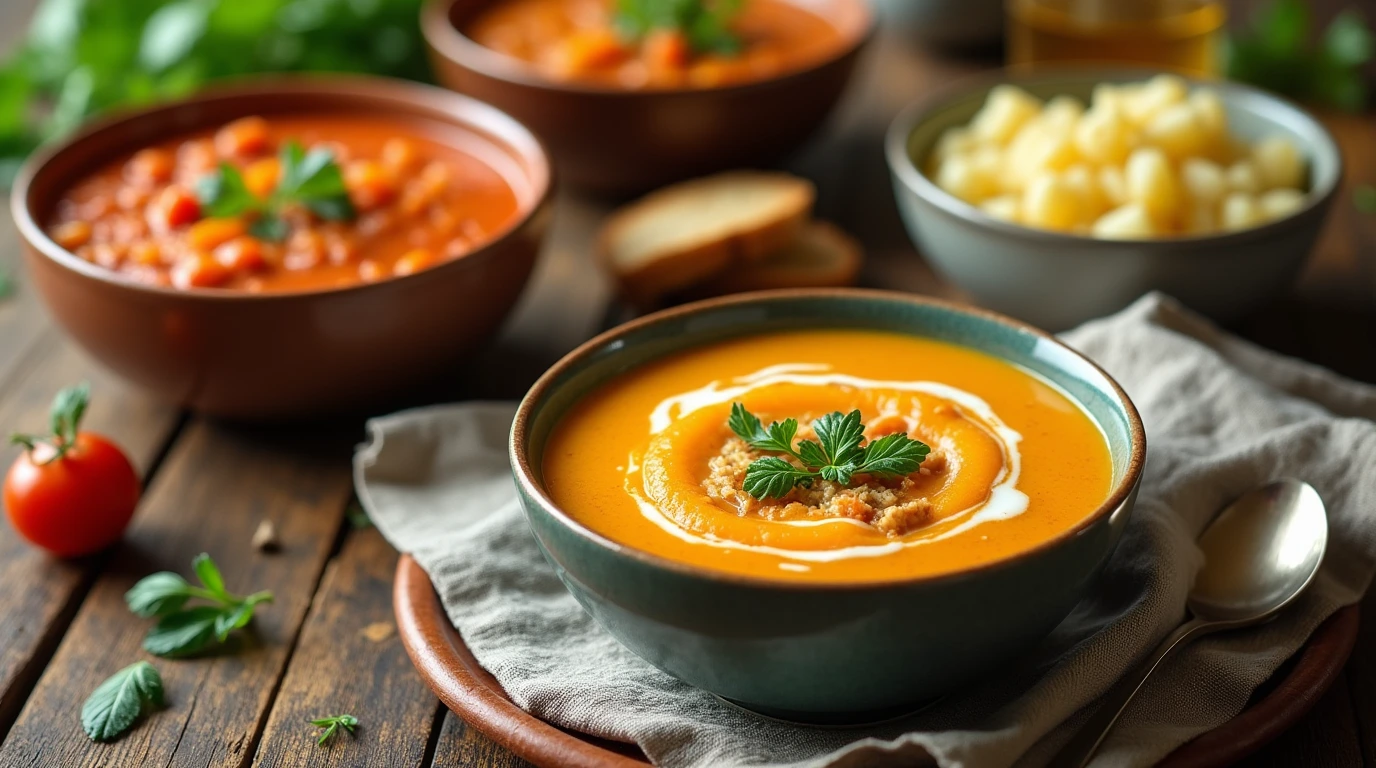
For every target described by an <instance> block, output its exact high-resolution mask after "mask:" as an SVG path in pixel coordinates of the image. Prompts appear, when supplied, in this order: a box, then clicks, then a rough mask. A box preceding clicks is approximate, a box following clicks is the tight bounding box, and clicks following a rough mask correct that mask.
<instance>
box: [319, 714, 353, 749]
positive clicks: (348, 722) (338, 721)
mask: <svg viewBox="0 0 1376 768" xmlns="http://www.w3.org/2000/svg"><path fill="white" fill-rule="evenodd" d="M311 725H313V726H315V727H316V728H324V729H325V732H324V733H322V734H320V738H319V739H317V740H316V742H315V743H316V745H323V744H324V743H325V742H326V741H328V740H329V738H330V737H331V736H333V735H334V734H335V731H338V730H339V729H340V728H343V729H344V730H346V731H348V732H349V735H350V736H352V735H353V732H354V729H355V728H357V727H358V718H356V717H354V716H353V715H330V716H329V717H322V718H320V719H319V720H312V721H311Z"/></svg>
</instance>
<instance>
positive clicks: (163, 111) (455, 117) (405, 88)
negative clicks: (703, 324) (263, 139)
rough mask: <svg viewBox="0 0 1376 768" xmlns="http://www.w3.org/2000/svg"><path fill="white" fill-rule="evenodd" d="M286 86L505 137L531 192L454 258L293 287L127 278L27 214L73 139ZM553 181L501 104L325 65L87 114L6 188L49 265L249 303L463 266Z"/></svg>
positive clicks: (499, 239) (537, 143) (140, 286)
mask: <svg viewBox="0 0 1376 768" xmlns="http://www.w3.org/2000/svg"><path fill="white" fill-rule="evenodd" d="M291 93H308V94H311V95H321V94H325V95H334V96H342V97H348V98H351V99H355V100H357V101H358V105H357V106H358V107H359V111H360V112H362V111H363V110H364V109H365V108H366V107H367V105H368V104H369V103H377V102H393V103H404V104H407V105H410V106H413V107H419V108H423V109H425V110H426V111H429V112H431V113H432V117H431V119H434V120H436V121H440V122H448V123H449V124H451V125H453V126H456V127H460V128H466V129H468V130H472V131H474V132H475V133H476V134H478V135H479V136H481V137H483V138H484V140H486V141H489V142H491V143H493V144H497V145H501V144H509V145H513V146H514V147H515V148H516V151H517V152H518V153H519V155H520V156H521V157H522V159H523V160H529V161H530V162H529V163H523V164H525V165H528V166H529V168H530V172H529V173H528V174H527V180H528V181H529V182H530V183H531V186H532V187H533V193H532V195H531V197H530V199H529V200H528V201H526V202H524V203H523V204H522V205H521V206H520V208H518V215H516V216H514V217H512V219H511V221H509V222H507V224H506V225H505V226H504V227H503V228H502V229H501V230H499V231H497V232H496V233H494V234H493V236H492V237H491V238H489V239H488V240H486V241H484V242H483V243H482V244H481V245H480V246H479V247H478V248H475V249H474V250H472V251H469V252H468V253H465V254H463V255H462V256H459V257H458V258H454V259H448V260H446V261H443V262H441V263H439V264H437V265H435V266H434V267H431V268H430V269H425V270H420V271H418V272H414V273H411V274H409V275H399V276H389V277H387V278H386V279H383V280H378V281H376V282H371V283H368V282H358V283H352V284H348V285H338V286H325V287H320V288H305V289H294V290H289V291H265V292H250V291H244V290H239V289H234V288H191V289H187V288H177V287H174V286H162V285H154V284H150V283H143V282H139V281H137V280H132V279H129V278H128V277H125V276H124V275H122V274H120V273H118V272H115V271H113V270H109V269H106V268H104V267H101V266H99V265H97V264H92V263H90V262H88V261H86V260H85V259H82V258H80V257H78V256H77V255H76V254H73V253H71V252H69V251H67V250H66V249H65V248H63V247H62V246H60V245H58V244H57V243H56V242H55V241H54V240H53V239H52V238H51V237H49V236H48V233H47V231H46V230H45V229H44V227H43V226H42V225H41V224H39V223H38V221H37V219H36V218H35V216H34V212H33V210H32V208H31V207H30V201H29V197H30V188H31V187H32V186H33V183H34V181H35V180H36V179H38V178H39V177H40V176H41V175H42V174H43V172H44V171H45V170H46V169H47V167H48V165H49V163H51V162H52V161H53V160H54V159H56V158H58V157H59V156H61V155H62V154H63V153H64V152H67V151H68V150H70V149H71V147H73V146H74V145H76V144H78V143H80V142H85V141H88V140H91V139H92V138H93V137H96V136H98V135H100V134H102V133H105V132H107V131H110V130H114V129H116V128H119V127H122V126H126V125H129V124H131V123H136V122H138V121H147V120H153V121H157V120H160V119H162V118H163V117H164V116H166V115H169V114H171V113H174V112H176V111H179V110H186V109H194V108H195V107H197V106H199V105H203V104H208V103H213V102H218V101H226V100H229V101H232V100H236V99H242V98H245V97H252V96H255V95H263V94H291ZM474 110H476V111H477V112H478V113H483V114H485V116H486V117H488V118H493V119H495V120H497V121H498V122H501V123H505V125H504V126H503V127H502V128H501V129H500V130H492V129H489V128H484V127H482V126H481V125H475V124H474V123H473V121H471V120H470V119H468V118H467V117H465V116H464V115H463V114H462V113H464V112H472V111H474ZM344 111H345V112H348V109H347V108H346V109H345V110H344ZM309 112H310V110H306V113H307V114H309ZM245 114H252V110H247V111H246V112H245ZM397 119H399V120H401V121H402V122H405V120H406V115H401V116H399V117H398V118H397ZM505 131H511V132H512V133H510V134H504V133H503V132H505ZM172 135H174V134H167V137H170V136H172ZM165 138H166V137H165ZM520 145H529V146H530V147H531V148H533V150H534V151H533V152H530V153H527V152H525V151H524V150H522V149H520ZM527 154H528V155H529V157H528V158H527V157H526V155H527ZM88 170H89V169H88ZM554 184H555V176H554V167H553V164H552V162H551V160H550V154H549V149H548V148H547V147H546V146H545V143H544V141H543V140H542V139H540V137H539V136H538V135H536V134H535V132H534V131H532V130H530V129H529V128H527V127H526V126H525V124H523V123H522V122H520V121H519V120H517V119H516V118H515V117H512V116H511V115H510V114H507V113H506V112H503V111H502V110H500V109H498V108H496V107H494V106H492V105H491V104H488V103H486V102H482V101H479V100H477V99H474V98H472V97H471V96H465V95H463V94H460V93H456V92H454V91H450V90H447V89H444V88H440V87H438V86H433V85H427V84H425V83H419V82H413V81H410V80H401V79H398V78H391V77H380V76H374V75H340V74H330V73H323V74H313V73H300V74H293V75H288V76H280V75H274V76H264V75H250V76H247V77H242V78H232V79H226V80H225V81H223V82H222V83H220V84H216V85H213V86H211V87H208V88H205V89H203V90H201V91H198V92H196V93H195V94H193V95H191V96H189V97H187V98H182V99H176V100H172V101H166V102H160V103H158V104H153V105H150V106H146V107H139V108H134V109H129V110H118V111H115V112H113V113H111V114H109V115H106V116H102V117H100V118H97V119H95V120H92V121H89V122H88V123H86V124H84V125H83V126H82V127H81V128H80V129H79V130H78V131H76V132H74V133H72V134H71V135H68V136H64V137H62V138H60V139H57V140H54V141H51V142H48V143H46V144H44V145H43V146H40V147H39V148H38V149H36V150H34V152H33V153H32V154H30V155H29V157H28V158H27V159H26V160H25V161H24V163H23V165H22V166H21V167H20V169H19V172H18V174H17V175H16V176H15V180H14V185H13V188H12V189H11V190H10V213H11V215H12V216H13V217H14V222H15V226H16V228H17V229H18V231H19V234H20V236H21V237H22V238H23V239H24V240H25V241H27V242H28V244H29V245H30V246H31V248H32V250H34V251H36V252H37V253H39V254H42V256H43V257H44V258H46V259H47V260H49V261H51V262H53V263H54V264H56V265H57V266H60V267H62V268H64V269H66V270H68V271H70V272H75V273H77V274H79V275H81V276H83V277H86V278H89V279H92V280H96V281H99V282H102V283H106V284H108V285H112V286H114V287H117V288H120V289H125V290H130V291H134V292H136V293H141V294H146V295H154V296H162V297H175V298H178V299H183V300H199V301H216V302H221V301H223V302H249V303H256V302H273V301H286V300H290V299H296V298H301V297H306V296H312V297H313V296H340V295H345V294H352V293H356V292H360V291H368V290H375V289H380V288H383V287H384V286H393V285H396V284H398V283H400V282H402V281H408V280H417V279H427V278H425V276H427V275H431V276H433V273H436V272H440V271H444V270H450V269H462V268H465V267H464V266H463V265H465V264H469V263H472V262H473V260H475V259H479V258H482V257H484V256H486V255H488V254H490V253H493V252H494V251H496V250H498V249H499V248H500V247H501V246H503V245H505V244H506V243H507V242H508V241H510V240H512V239H513V238H515V237H518V236H519V235H520V233H521V231H522V230H524V229H525V228H526V227H527V226H528V225H529V223H530V222H531V220H532V219H534V218H536V217H537V216H539V215H541V212H542V211H544V210H545V209H547V208H548V207H549V205H550V203H551V200H552V198H553V193H554Z"/></svg>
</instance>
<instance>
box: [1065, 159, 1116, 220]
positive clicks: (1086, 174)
mask: <svg viewBox="0 0 1376 768" xmlns="http://www.w3.org/2000/svg"><path fill="white" fill-rule="evenodd" d="M1061 182H1062V183H1063V184H1065V186H1066V187H1067V188H1069V189H1070V190H1071V191H1072V192H1074V193H1075V197H1076V199H1077V200H1078V201H1079V205H1078V208H1079V216H1078V217H1077V219H1076V220H1077V221H1078V222H1079V223H1081V224H1089V223H1091V222H1093V221H1094V220H1095V219H1097V218H1099V214H1101V213H1103V212H1104V211H1106V210H1108V208H1109V202H1108V200H1106V199H1104V193H1103V190H1101V189H1100V188H1099V179H1098V174H1096V173H1095V172H1094V170H1093V169H1092V168H1090V167H1089V166H1088V165H1084V164H1083V163H1077V164H1075V165H1072V166H1070V167H1069V168H1067V169H1065V171H1063V172H1062V173H1061Z"/></svg>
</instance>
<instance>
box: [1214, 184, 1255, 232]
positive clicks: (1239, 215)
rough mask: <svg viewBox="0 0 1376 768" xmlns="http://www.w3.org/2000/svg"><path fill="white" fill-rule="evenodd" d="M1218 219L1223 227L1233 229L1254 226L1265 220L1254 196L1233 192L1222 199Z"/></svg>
mask: <svg viewBox="0 0 1376 768" xmlns="http://www.w3.org/2000/svg"><path fill="white" fill-rule="evenodd" d="M1218 219H1219V224H1220V225H1221V226H1222V228H1223V229H1226V230H1229V231H1233V230H1238V229H1247V228H1248V227H1255V226H1256V225H1258V224H1260V223H1262V222H1263V221H1265V216H1264V215H1263V213H1262V210H1261V206H1260V205H1259V204H1258V203H1257V199H1256V198H1255V197H1253V196H1251V195H1249V194H1246V193H1243V192H1234V193H1232V194H1230V195H1228V196H1227V197H1225V198H1224V199H1223V208H1222V210H1220V211H1219V215H1218Z"/></svg>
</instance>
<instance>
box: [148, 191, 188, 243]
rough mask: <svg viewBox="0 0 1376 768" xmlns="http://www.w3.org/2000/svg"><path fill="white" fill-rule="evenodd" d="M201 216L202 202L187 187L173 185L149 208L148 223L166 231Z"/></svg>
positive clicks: (154, 227) (160, 194) (156, 228)
mask: <svg viewBox="0 0 1376 768" xmlns="http://www.w3.org/2000/svg"><path fill="white" fill-rule="evenodd" d="M199 218H201V204H200V203H199V202H198V201H197V200H196V196H195V195H193V194H191V193H190V192H189V191H187V190H186V188H185V187H179V186H171V187H168V188H166V189H164V190H163V191H162V192H161V193H159V194H158V197H157V199H156V200H154V201H153V204H152V205H151V206H149V209H148V224H149V226H151V227H153V229H155V230H158V231H161V232H166V231H168V230H171V229H176V228H177V227H182V226H186V225H187V224H190V223H191V222H193V221H195V220H197V219H199Z"/></svg>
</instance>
